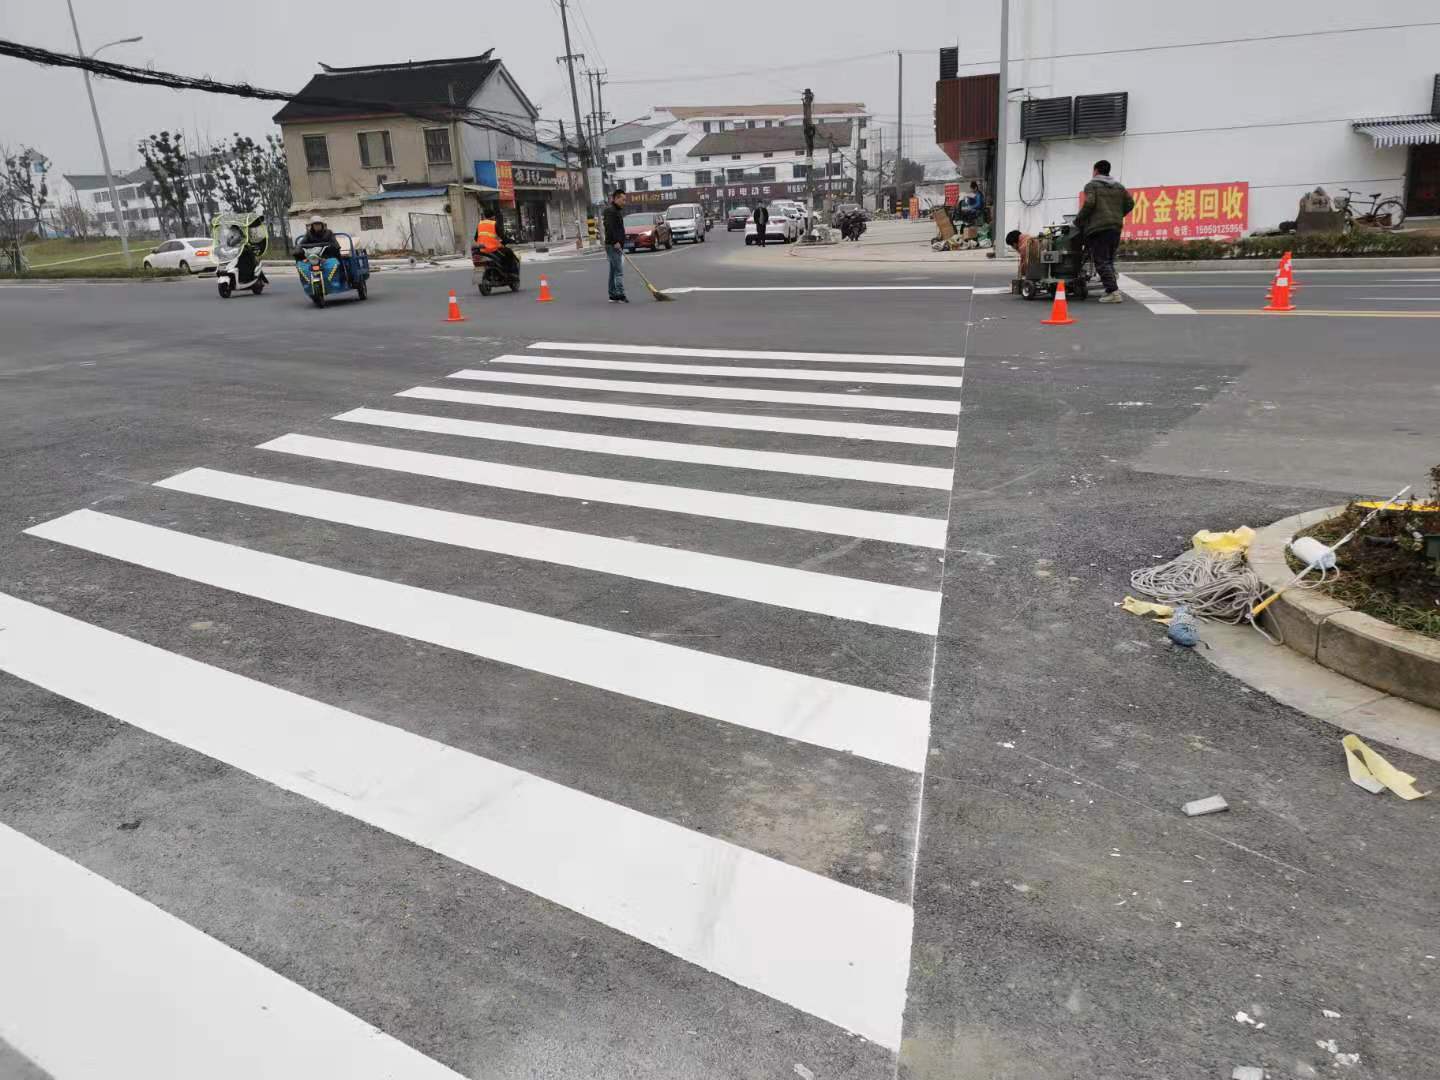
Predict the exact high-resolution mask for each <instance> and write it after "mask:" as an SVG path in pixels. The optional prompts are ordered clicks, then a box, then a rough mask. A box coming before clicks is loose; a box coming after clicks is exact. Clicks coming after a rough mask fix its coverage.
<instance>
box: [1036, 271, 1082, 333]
mask: <svg viewBox="0 0 1440 1080" xmlns="http://www.w3.org/2000/svg"><path fill="white" fill-rule="evenodd" d="M1074 321H1075V320H1074V319H1072V318H1070V305H1069V304H1068V303H1066V301H1065V282H1063V281H1057V282H1056V283H1055V303H1053V304H1051V305H1050V317H1049V318H1048V319H1041V320H1040V322H1041V323H1043V324H1044V325H1045V326H1069V325H1070V324H1071V323H1073V322H1074Z"/></svg>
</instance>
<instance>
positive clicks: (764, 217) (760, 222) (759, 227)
mask: <svg viewBox="0 0 1440 1080" xmlns="http://www.w3.org/2000/svg"><path fill="white" fill-rule="evenodd" d="M750 220H751V221H753V222H755V242H756V243H757V244H759V245H760V246H761V247H764V246H765V226H766V225H768V224H769V223H770V211H769V210H766V209H765V204H764V203H756V204H755V213H754V214H752V215H751V217H750Z"/></svg>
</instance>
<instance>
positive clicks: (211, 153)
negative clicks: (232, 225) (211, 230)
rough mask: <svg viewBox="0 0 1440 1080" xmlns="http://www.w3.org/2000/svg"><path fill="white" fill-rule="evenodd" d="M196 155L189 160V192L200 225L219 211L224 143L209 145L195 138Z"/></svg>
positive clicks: (205, 141)
mask: <svg viewBox="0 0 1440 1080" xmlns="http://www.w3.org/2000/svg"><path fill="white" fill-rule="evenodd" d="M193 142H194V145H195V147H196V148H197V151H198V152H197V153H196V154H195V156H194V157H193V158H191V159H190V176H189V179H190V190H191V191H192V192H194V194H195V202H196V205H197V208H198V209H197V212H198V213H199V214H200V219H201V220H200V224H201V226H205V225H207V224H209V221H210V217H211V216H212V215H214V214H216V213H218V212H219V210H220V196H221V192H220V182H221V174H222V173H223V171H224V168H225V165H224V160H225V141H224V140H223V139H222V140H221V141H220V142H219V143H218V144H216V143H211V142H210V140H209V139H208V138H203V139H202V138H201V137H199V136H198V135H197V136H195V138H194V140H193Z"/></svg>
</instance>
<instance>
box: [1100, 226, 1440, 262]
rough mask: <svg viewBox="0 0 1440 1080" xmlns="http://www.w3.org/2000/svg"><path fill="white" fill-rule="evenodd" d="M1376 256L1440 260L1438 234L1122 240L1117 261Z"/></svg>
mask: <svg viewBox="0 0 1440 1080" xmlns="http://www.w3.org/2000/svg"><path fill="white" fill-rule="evenodd" d="M1287 251H1289V252H1292V253H1293V254H1294V255H1295V257H1296V258H1297V259H1301V258H1320V257H1329V258H1346V257H1352V256H1353V257H1360V256H1376V255H1402V256H1403V255H1440V235H1437V234H1434V233H1389V232H1377V231H1373V230H1357V231H1355V232H1351V233H1336V234H1315V233H1312V234H1309V235H1306V236H1300V235H1298V234H1297V233H1290V234H1288V235H1285V236H1246V237H1243V238H1241V239H1239V240H1233V241H1231V240H1121V241H1120V251H1119V257H1120V258H1122V259H1144V260H1146V261H1153V262H1162V261H1165V262H1169V261H1182V260H1184V261H1190V260H1194V259H1278V258H1279V257H1280V256H1281V255H1283V254H1285V252H1287Z"/></svg>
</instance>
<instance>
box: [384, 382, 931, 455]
mask: <svg viewBox="0 0 1440 1080" xmlns="http://www.w3.org/2000/svg"><path fill="white" fill-rule="evenodd" d="M395 396H396V397H404V398H418V399H421V400H424V401H452V402H457V403H459V404H464V405H488V406H491V407H492V408H497V409H518V410H520V411H522V412H549V413H564V414H565V415H567V416H604V417H608V418H610V419H615V420H647V421H650V422H652V423H656V424H679V425H686V426H691V427H713V428H734V429H736V430H738V431H775V432H781V433H784V434H787V435H818V436H820V437H822V438H827V439H859V440H862V441H865V442H888V443H910V444H912V445H915V446H954V445H955V429H954V428H925V427H904V426H901V425H897V424H864V423H846V422H845V421H843V420H803V419H799V418H796V417H789V416H768V415H764V414H755V413H729V412H702V411H700V410H696V409H668V408H647V407H646V406H643V405H617V404H615V403H613V402H609V401H575V400H573V399H571V398H552V397H530V396H528V395H525V394H487V393H485V392H484V391H483V390H453V389H451V388H450V387H447V386H416V387H412V388H411V389H409V390H401V391H400V392H399V393H398V394H396V395H395Z"/></svg>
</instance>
